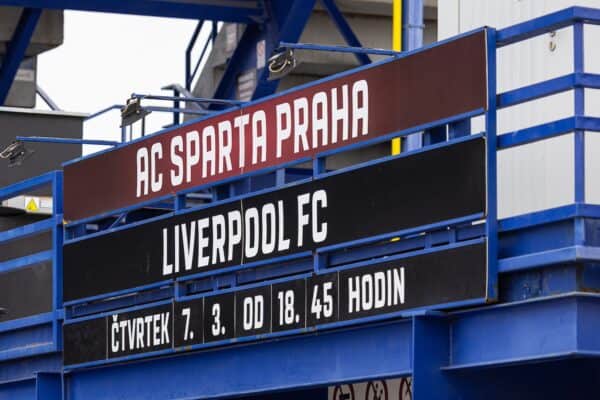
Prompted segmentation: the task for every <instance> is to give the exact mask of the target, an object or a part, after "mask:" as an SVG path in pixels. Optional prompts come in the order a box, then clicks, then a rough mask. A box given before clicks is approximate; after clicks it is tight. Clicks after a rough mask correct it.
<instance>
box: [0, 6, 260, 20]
mask: <svg viewBox="0 0 600 400" xmlns="http://www.w3.org/2000/svg"><path fill="white" fill-rule="evenodd" d="M258 3H259V2H257V1H235V0H221V1H219V2H216V1H210V0H199V1H193V2H192V1H184V0H181V1H178V0H172V1H169V0H128V1H122V0H0V5H5V6H17V7H32V8H40V9H42V8H49V9H58V10H78V11H98V12H106V13H117V14H132V15H146V16H154V17H171V18H183V19H195V20H198V19H206V20H215V21H225V22H237V23H244V24H252V23H256V22H259V21H261V20H262V18H263V9H262V8H261V7H259V5H258Z"/></svg>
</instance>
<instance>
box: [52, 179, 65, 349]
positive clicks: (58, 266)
mask: <svg viewBox="0 0 600 400" xmlns="http://www.w3.org/2000/svg"><path fill="white" fill-rule="evenodd" d="M62 214H63V174H62V172H61V171H56V172H54V176H53V178H52V218H54V220H55V223H54V226H53V227H52V311H53V312H54V313H55V316H54V318H53V321H52V336H53V340H54V343H55V345H56V346H57V349H60V348H61V347H62V324H61V323H60V321H59V320H58V319H57V316H56V311H57V310H59V309H61V308H62V302H63V297H62V280H63V274H62V265H63V258H62V250H63V241H64V232H63V225H62Z"/></svg>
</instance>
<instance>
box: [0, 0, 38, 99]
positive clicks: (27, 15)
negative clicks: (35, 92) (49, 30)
mask: <svg viewBox="0 0 600 400" xmlns="http://www.w3.org/2000/svg"><path fill="white" fill-rule="evenodd" d="M41 13H42V10H41V9H39V8H25V9H23V13H22V14H21V18H19V22H18V23H17V27H16V28H15V32H14V34H13V36H12V39H11V40H10V42H9V43H8V45H7V46H6V54H5V56H4V59H3V61H2V66H1V67H0V105H2V104H4V102H5V101H6V97H7V96H8V91H9V90H10V87H11V86H12V83H13V80H14V79H15V75H16V74H17V70H18V69H19V65H21V61H23V57H25V51H26V50H27V46H28V45H29V41H30V40H31V37H32V36H33V31H34V30H35V27H36V26H37V23H38V20H39V19H40V15H41Z"/></svg>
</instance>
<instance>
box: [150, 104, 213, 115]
mask: <svg viewBox="0 0 600 400" xmlns="http://www.w3.org/2000/svg"><path fill="white" fill-rule="evenodd" d="M144 110H148V111H156V112H168V113H172V112H180V113H183V114H196V115H207V114H211V113H212V111H209V110H205V111H204V110H192V109H186V108H173V107H159V106H145V107H144Z"/></svg>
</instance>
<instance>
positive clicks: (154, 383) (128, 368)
mask: <svg viewBox="0 0 600 400" xmlns="http://www.w3.org/2000/svg"><path fill="white" fill-rule="evenodd" d="M411 340H412V328H411V322H410V320H403V321H395V322H393V323H387V324H380V325H370V326H363V327H358V328H354V329H348V330H342V331H333V332H328V333H322V332H321V333H319V334H308V335H304V336H298V337H296V338H292V339H286V340H273V341H268V342H263V343H260V344H254V345H253V344H250V345H239V346H234V347H229V348H223V349H220V350H216V351H205V352H200V353H193V354H188V355H180V356H175V357H163V358H160V359H155V360H150V361H145V362H137V363H129V364H121V365H114V366H109V367H103V368H96V369H93V370H87V371H86V370H83V371H73V372H70V373H67V374H66V375H65V385H66V386H65V389H66V391H67V392H68V393H69V399H71V400H78V399H94V400H96V399H114V398H126V399H130V400H135V399H144V400H146V399H166V398H190V399H191V398H194V399H209V398H210V399H214V398H223V397H229V396H233V395H238V396H239V395H243V394H251V393H252V394H258V393H262V392H270V391H280V390H286V389H299V388H309V387H315V386H321V385H327V384H332V383H336V382H345V381H355V380H368V379H372V378H383V377H390V376H400V375H408V374H409V373H410V370H411V359H410V354H411V350H410V349H411ZM148 377H152V378H151V379H148Z"/></svg>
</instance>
